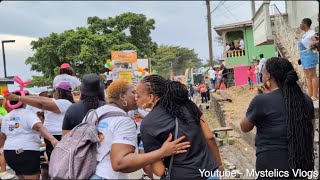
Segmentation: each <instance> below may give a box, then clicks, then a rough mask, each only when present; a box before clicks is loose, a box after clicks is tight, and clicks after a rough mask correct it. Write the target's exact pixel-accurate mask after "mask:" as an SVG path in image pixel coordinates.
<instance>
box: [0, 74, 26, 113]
mask: <svg viewBox="0 0 320 180" xmlns="http://www.w3.org/2000/svg"><path fill="white" fill-rule="evenodd" d="M13 80H14V81H15V82H16V83H18V84H19V85H20V89H19V90H18V92H20V94H21V97H23V96H25V93H26V92H27V91H25V90H23V89H24V86H25V85H27V84H30V82H31V81H30V80H28V81H22V79H20V78H19V77H18V76H15V77H14V78H13ZM3 94H4V95H6V94H9V91H8V90H4V91H3ZM6 105H7V106H8V107H9V108H11V109H16V108H17V107H19V106H21V105H22V102H20V101H19V102H18V103H17V104H15V105H11V104H10V101H7V102H6Z"/></svg>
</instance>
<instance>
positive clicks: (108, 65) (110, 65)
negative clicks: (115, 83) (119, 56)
mask: <svg viewBox="0 0 320 180" xmlns="http://www.w3.org/2000/svg"><path fill="white" fill-rule="evenodd" d="M113 64H114V63H113V62H112V61H111V60H110V59H107V61H106V64H105V65H104V67H105V68H107V69H109V70H110V71H112V69H113V67H112V65H113Z"/></svg>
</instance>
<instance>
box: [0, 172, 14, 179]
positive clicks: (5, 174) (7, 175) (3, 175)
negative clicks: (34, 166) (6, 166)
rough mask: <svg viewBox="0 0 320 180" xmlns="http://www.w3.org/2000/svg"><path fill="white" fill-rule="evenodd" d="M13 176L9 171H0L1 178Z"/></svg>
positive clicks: (11, 177)
mask: <svg viewBox="0 0 320 180" xmlns="http://www.w3.org/2000/svg"><path fill="white" fill-rule="evenodd" d="M14 177H15V175H13V174H11V173H9V172H7V171H6V172H3V173H0V178H1V179H13V178H14Z"/></svg>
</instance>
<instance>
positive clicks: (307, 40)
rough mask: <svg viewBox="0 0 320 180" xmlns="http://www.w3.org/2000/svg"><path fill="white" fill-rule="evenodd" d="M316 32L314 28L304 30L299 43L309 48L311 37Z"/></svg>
mask: <svg viewBox="0 0 320 180" xmlns="http://www.w3.org/2000/svg"><path fill="white" fill-rule="evenodd" d="M315 34H316V32H315V31H314V30H311V29H310V30H309V31H308V32H306V33H305V34H304V35H303V36H302V38H301V43H302V44H303V45H304V47H306V48H307V49H309V48H310V46H311V44H312V40H311V37H312V36H314V35H315Z"/></svg>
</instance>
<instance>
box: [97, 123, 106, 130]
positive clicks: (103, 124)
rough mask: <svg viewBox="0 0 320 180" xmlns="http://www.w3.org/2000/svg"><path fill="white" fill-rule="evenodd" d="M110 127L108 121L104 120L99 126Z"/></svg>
mask: <svg viewBox="0 0 320 180" xmlns="http://www.w3.org/2000/svg"><path fill="white" fill-rule="evenodd" d="M108 127H109V124H108V123H107V122H102V123H100V124H99V125H98V128H103V129H106V128H108Z"/></svg>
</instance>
